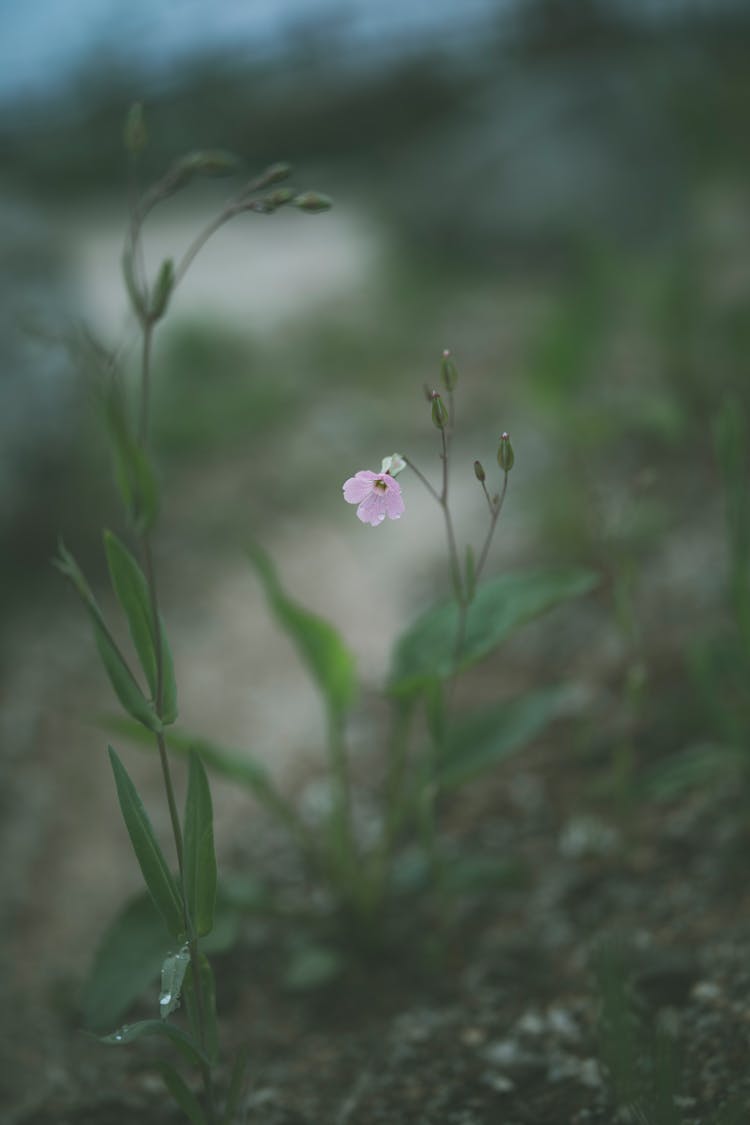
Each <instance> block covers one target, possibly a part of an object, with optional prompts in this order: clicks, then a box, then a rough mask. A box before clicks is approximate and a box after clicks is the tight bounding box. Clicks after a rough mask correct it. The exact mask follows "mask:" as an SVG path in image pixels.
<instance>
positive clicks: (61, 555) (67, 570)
mask: <svg viewBox="0 0 750 1125" xmlns="http://www.w3.org/2000/svg"><path fill="white" fill-rule="evenodd" d="M53 563H54V565H55V566H56V567H57V569H58V570H59V571H60V573H61V574H64V575H65V577H66V578H68V579H69V580H70V581H71V582H72V584H73V586H74V587H75V589H76V590H77V592H78V595H79V597H80V598H81V600H82V601H83V604H84V605H85V607H86V609H87V610H88V612H89V615H90V617H91V621H92V625H93V628H94V640H95V642H96V647H97V649H98V651H99V656H100V658H101V661H102V664H103V665H104V669H105V671H106V673H107V676H108V677H109V681H110V683H111V685H112V688H113V689H114V692H115V695H116V696H117V698H118V699H119V700H120V703H121V704H122V706H123V707H124V708H125V710H126V711H127V712H128V714H129V715H132V716H133V718H134V719H137V720H138V722H139V723H143V725H144V726H145V727H147V728H148V729H149V730H150V731H154V732H156V731H160V730H161V723H160V721H159V718H158V716H157V714H156V712H155V711H154V708H153V706H152V705H151V703H150V702H149V700H148V699H146V697H145V695H144V694H143V692H142V691H141V689H140V687H139V686H138V683H137V681H136V679H135V677H134V675H133V673H132V672H131V671H130V668H129V667H128V664H127V661H126V660H125V657H124V656H123V655H122V653H121V652H120V650H119V648H118V647H117V644H116V642H115V640H114V638H113V637H112V634H111V633H110V631H109V629H108V628H107V625H106V622H105V620H104V617H103V615H102V611H101V610H100V609H99V605H98V604H97V601H96V598H95V597H94V595H93V592H92V590H91V587H90V586H89V584H88V582H87V581H86V578H85V577H84V574H83V572H82V570H81V569H80V567H79V566H78V563H77V562H76V561H75V559H74V558H73V556H72V555H71V553H70V552H69V551H68V550H67V549H66V547H65V545H64V544H63V543H62V542H60V544H59V545H58V553H57V557H56V558H55V559H53Z"/></svg>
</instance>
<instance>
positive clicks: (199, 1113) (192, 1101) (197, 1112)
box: [158, 1062, 207, 1125]
mask: <svg viewBox="0 0 750 1125" xmlns="http://www.w3.org/2000/svg"><path fill="white" fill-rule="evenodd" d="M158 1070H159V1073H160V1074H161V1076H162V1079H163V1081H164V1085H165V1086H166V1087H167V1089H168V1090H169V1092H170V1094H171V1095H172V1097H173V1098H174V1100H175V1101H176V1102H177V1104H178V1106H179V1107H180V1109H181V1110H182V1112H183V1113H184V1114H185V1116H186V1117H187V1119H188V1120H189V1121H191V1122H192V1125H207V1118H206V1115H205V1113H204V1112H203V1110H202V1109H201V1106H200V1102H199V1101H198V1099H197V1098H196V1096H195V1094H194V1093H193V1091H192V1090H191V1089H190V1088H189V1087H188V1086H187V1085H186V1084H185V1080H184V1079H183V1078H182V1077H181V1075H179V1074H178V1073H177V1071H176V1070H175V1069H174V1067H173V1066H170V1065H169V1063H166V1062H160V1063H159V1064H158Z"/></svg>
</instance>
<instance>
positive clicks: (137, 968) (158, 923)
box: [82, 892, 174, 1031]
mask: <svg viewBox="0 0 750 1125" xmlns="http://www.w3.org/2000/svg"><path fill="white" fill-rule="evenodd" d="M173 948H174V939H173V938H172V937H170V935H169V933H168V931H167V930H166V929H165V927H164V923H163V921H162V918H161V915H160V914H159V912H158V911H157V909H156V907H155V906H154V902H153V899H152V898H151V896H150V895H149V894H148V893H147V892H143V893H142V894H139V895H138V896H137V897H136V898H133V899H131V900H130V902H128V903H127V904H126V906H125V908H124V909H123V910H122V912H121V913H120V914H119V915H118V916H117V917H116V918H115V919H114V921H113V922H112V923H111V925H110V926H109V927H108V929H107V931H106V933H105V934H104V937H103V938H102V941H101V944H100V945H99V948H98V949H97V952H96V957H95V958H94V964H93V966H92V968H91V972H90V974H89V977H88V980H87V981H86V984H85V986H84V990H83V998H82V1004H83V1020H84V1024H85V1026H86V1027H88V1028H90V1029H91V1030H93V1031H101V1030H102V1029H103V1028H105V1027H112V1026H113V1025H114V1024H116V1023H117V1021H118V1020H120V1019H122V1017H123V1016H124V1015H125V1013H126V1012H127V1010H128V1008H129V1007H130V1005H131V1004H132V1003H133V1001H134V1000H135V999H137V997H138V996H140V995H141V993H142V992H144V990H145V989H146V988H147V987H148V986H149V985H150V984H152V982H153V981H154V979H155V977H156V974H157V973H158V971H159V965H160V964H161V963H162V961H163V960H164V958H165V957H166V956H167V954H168V952H169V950H170V949H173Z"/></svg>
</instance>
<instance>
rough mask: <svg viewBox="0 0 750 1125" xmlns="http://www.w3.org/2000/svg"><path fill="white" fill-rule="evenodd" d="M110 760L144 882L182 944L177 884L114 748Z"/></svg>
mask: <svg viewBox="0 0 750 1125" xmlns="http://www.w3.org/2000/svg"><path fill="white" fill-rule="evenodd" d="M109 759H110V762H111V763H112V772H113V773H114V775H115V785H116V787H117V797H118V799H119V802H120V809H121V810H122V816H123V820H124V821H125V827H126V828H127V830H128V835H129V836H130V842H131V844H132V845H133V851H134V852H135V854H136V858H137V860H138V864H139V866H140V869H141V873H142V875H143V878H144V881H145V883H146V886H147V887H148V889H149V892H150V894H151V897H152V898H153V900H154V904H155V906H156V908H157V910H158V911H159V913H160V914H161V916H162V918H163V919H164V924H165V925H166V927H167V929H168V930H169V932H170V934H171V935H172V936H173V937H174V938H177V940H178V941H180V943H181V944H182V942H183V941H184V939H185V925H184V919H183V913H182V901H181V898H180V892H179V889H178V886H177V883H176V881H175V879H174V877H173V875H172V873H171V871H170V870H169V867H168V866H167V861H166V860H165V858H164V855H163V854H162V850H161V848H160V847H159V843H158V841H157V839H156V836H155V835H154V830H153V828H152V827H151V821H150V820H149V818H148V814H147V813H146V810H145V809H144V807H143V803H142V801H141V799H140V797H139V796H138V792H137V790H136V788H135V786H134V785H133V782H132V781H131V780H130V777H129V776H128V772H127V770H126V769H125V767H124V765H123V764H122V762H121V761H120V759H119V757H118V756H117V754H116V752H115V751H114V750H113V749H112V747H111V746H110V747H109Z"/></svg>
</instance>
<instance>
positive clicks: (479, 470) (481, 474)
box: [474, 461, 487, 484]
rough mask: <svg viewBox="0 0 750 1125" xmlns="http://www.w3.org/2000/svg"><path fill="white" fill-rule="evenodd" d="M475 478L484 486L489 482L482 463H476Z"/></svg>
mask: <svg viewBox="0 0 750 1125" xmlns="http://www.w3.org/2000/svg"><path fill="white" fill-rule="evenodd" d="M474 476H475V477H476V478H477V480H478V481H479V482H480V484H484V482H485V481H486V480H487V474H486V473H485V471H484V468H483V467H482V462H481V461H475V462H474Z"/></svg>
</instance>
